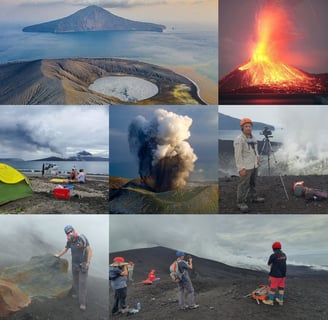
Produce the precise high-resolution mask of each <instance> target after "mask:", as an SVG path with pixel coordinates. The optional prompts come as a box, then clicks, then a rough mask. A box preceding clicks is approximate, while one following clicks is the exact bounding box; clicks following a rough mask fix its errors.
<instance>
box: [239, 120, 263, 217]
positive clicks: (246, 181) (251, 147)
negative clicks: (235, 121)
mask: <svg viewBox="0 0 328 320" xmlns="http://www.w3.org/2000/svg"><path fill="white" fill-rule="evenodd" d="M240 128H241V131H242V133H241V134H240V135H239V136H238V137H237V138H236V139H235V141H234V143H233V146H234V155H235V162H236V167H237V170H238V172H239V177H240V179H239V183H238V187H237V206H238V208H239V210H240V211H241V212H243V213H247V212H248V211H249V208H248V205H247V200H248V199H249V200H250V201H251V202H255V203H260V202H264V198H260V197H258V196H257V194H256V189H255V187H256V177H257V168H258V166H259V163H260V157H259V153H258V149H257V140H256V138H255V137H254V136H253V134H252V131H253V122H252V120H251V119H249V118H243V119H241V121H240Z"/></svg>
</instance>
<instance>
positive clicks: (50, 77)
mask: <svg viewBox="0 0 328 320" xmlns="http://www.w3.org/2000/svg"><path fill="white" fill-rule="evenodd" d="M165 28H166V27H165V26H164V25H161V24H155V23H148V22H140V21H132V20H128V19H125V18H122V17H119V16H116V15H114V14H112V13H110V12H108V11H107V10H105V9H103V8H101V7H98V6H94V5H93V6H89V7H86V8H84V9H81V10H79V11H77V12H75V13H74V14H72V15H70V16H68V17H65V18H61V19H58V20H53V21H49V22H45V23H40V24H36V25H32V26H27V27H25V28H23V30H22V31H23V32H38V33H40V32H41V33H56V34H60V33H68V32H69V33H79V32H97V31H102V32H103V31H122V30H123V31H147V32H163V30H164V29H165ZM0 83H1V84H0V104H7V105H35V104H44V105H58V104H60V105H61V104H64V105H92V104H98V105H107V104H124V105H128V104H142V105H156V104H167V105H181V104H184V105H185V104H206V103H205V102H204V101H203V100H202V99H201V98H200V96H199V93H198V91H199V89H198V87H197V85H196V84H195V83H194V82H193V81H192V80H190V79H189V78H187V77H184V76H182V75H180V74H178V73H176V72H173V71H172V70H169V69H166V68H164V67H160V66H157V65H153V64H149V63H144V62H140V61H134V60H128V59H118V58H112V57H108V58H107V57H106V58H93V57H88V58H86V57H83V58H79V57H78V58H72V59H70V58H67V59H42V60H32V61H17V62H10V63H4V64H1V65H0Z"/></svg>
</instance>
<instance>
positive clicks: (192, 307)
mask: <svg viewBox="0 0 328 320" xmlns="http://www.w3.org/2000/svg"><path fill="white" fill-rule="evenodd" d="M197 308H199V304H194V305H192V306H190V307H189V309H197Z"/></svg>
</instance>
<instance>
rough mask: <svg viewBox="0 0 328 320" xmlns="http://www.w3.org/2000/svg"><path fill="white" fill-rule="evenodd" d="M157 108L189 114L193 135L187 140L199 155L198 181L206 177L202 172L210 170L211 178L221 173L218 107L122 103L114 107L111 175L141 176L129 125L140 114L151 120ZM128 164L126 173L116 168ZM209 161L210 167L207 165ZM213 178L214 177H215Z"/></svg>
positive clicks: (111, 121)
mask: <svg viewBox="0 0 328 320" xmlns="http://www.w3.org/2000/svg"><path fill="white" fill-rule="evenodd" d="M154 108H163V109H165V110H167V111H172V112H174V113H176V114H178V115H182V116H188V117H190V118H191V119H192V120H193V122H192V124H191V126H190V128H189V130H190V133H191V136H190V138H189V139H187V140H186V141H187V142H188V143H189V144H190V146H191V147H192V148H193V149H194V153H195V154H196V156H197V157H198V160H197V161H196V163H195V171H196V172H195V174H198V178H197V180H201V179H202V172H204V171H206V172H207V175H208V173H209V172H210V175H211V179H213V177H214V176H216V174H217V159H218V156H217V155H218V148H217V139H218V136H217V131H218V117H217V106H147V107H142V106H136V107H134V106H120V107H115V106H114V107H111V109H110V133H109V135H110V174H111V175H114V176H115V175H119V176H124V175H123V174H126V175H125V177H127V178H134V177H137V176H138V167H137V161H136V159H135V157H134V156H133V155H132V154H131V153H130V150H129V144H128V127H129V125H130V123H131V121H132V120H133V119H134V118H135V117H136V116H138V115H142V116H143V117H144V118H146V119H147V120H150V119H151V118H152V117H153V112H154ZM122 163H125V164H126V165H125V167H124V172H121V171H119V172H117V171H115V169H116V168H118V166H117V165H119V166H121V165H122ZM205 164H206V166H205ZM211 179H210V180H211Z"/></svg>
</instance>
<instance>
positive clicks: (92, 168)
mask: <svg viewBox="0 0 328 320" xmlns="http://www.w3.org/2000/svg"><path fill="white" fill-rule="evenodd" d="M2 162H3V163H7V164H9V165H10V166H12V167H14V168H15V169H17V170H19V171H20V170H22V171H25V170H36V171H37V172H41V170H42V164H43V163H46V162H45V161H2ZM53 163H55V164H56V165H57V166H58V170H59V171H61V172H70V171H71V170H72V168H76V169H78V170H79V169H84V170H85V171H86V172H87V174H99V175H108V174H109V163H108V161H55V162H53Z"/></svg>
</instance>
